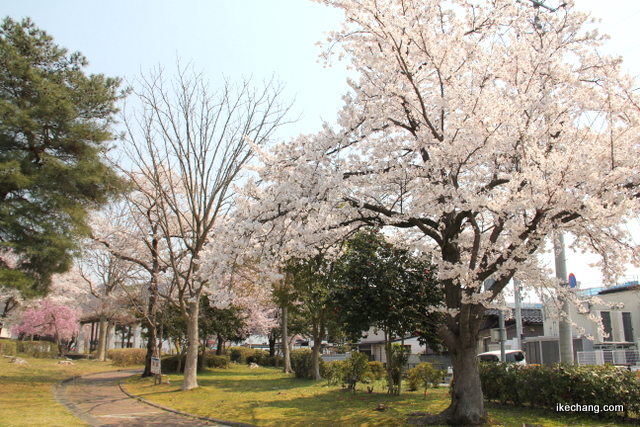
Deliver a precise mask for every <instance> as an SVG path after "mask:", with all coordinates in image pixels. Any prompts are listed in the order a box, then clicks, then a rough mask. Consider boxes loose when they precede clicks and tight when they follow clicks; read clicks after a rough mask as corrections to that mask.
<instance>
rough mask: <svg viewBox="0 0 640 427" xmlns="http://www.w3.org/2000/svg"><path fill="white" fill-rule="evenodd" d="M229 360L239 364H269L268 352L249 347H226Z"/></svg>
mask: <svg viewBox="0 0 640 427" xmlns="http://www.w3.org/2000/svg"><path fill="white" fill-rule="evenodd" d="M227 355H228V356H229V360H231V361H232V362H234V363H239V364H241V365H247V364H249V363H257V364H258V365H260V366H269V353H268V352H266V351H264V350H260V349H255V348H249V347H229V348H228V349H227Z"/></svg>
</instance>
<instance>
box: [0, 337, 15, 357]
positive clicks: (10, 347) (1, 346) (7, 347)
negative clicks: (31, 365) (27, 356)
mask: <svg viewBox="0 0 640 427" xmlns="http://www.w3.org/2000/svg"><path fill="white" fill-rule="evenodd" d="M17 354H18V345H17V343H16V342H15V341H13V340H8V339H0V355H3V356H16V355H17Z"/></svg>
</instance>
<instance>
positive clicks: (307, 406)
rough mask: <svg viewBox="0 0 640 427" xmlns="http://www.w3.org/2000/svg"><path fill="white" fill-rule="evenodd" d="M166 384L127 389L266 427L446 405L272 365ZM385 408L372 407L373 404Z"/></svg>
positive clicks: (532, 413)
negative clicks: (194, 384)
mask: <svg viewBox="0 0 640 427" xmlns="http://www.w3.org/2000/svg"><path fill="white" fill-rule="evenodd" d="M169 378H170V381H171V383H170V384H169V385H166V384H163V385H153V380H152V379H146V378H145V379H141V378H139V377H134V378H131V379H129V380H128V381H127V384H126V387H127V389H128V390H129V391H130V392H132V393H134V394H137V395H139V396H141V397H144V398H145V399H147V400H151V401H153V402H157V403H159V404H162V405H165V406H168V407H172V408H176V409H180V410H182V411H185V412H189V413H193V414H199V415H205V416H208V417H212V418H218V419H223V420H229V421H241V422H245V423H250V424H255V425H259V426H264V427H270V426H274V427H275V426H277V427H280V426H283V425H286V426H326V427H328V426H340V427H342V426H346V427H349V426H363V427H368V426H404V425H407V424H406V420H407V418H408V417H407V414H408V413H410V412H416V411H421V412H428V413H438V412H440V411H441V410H443V409H444V408H446V407H447V405H448V403H449V395H448V389H447V388H440V389H435V390H433V389H431V390H429V392H428V394H427V396H426V398H425V397H424V395H423V393H422V392H404V393H403V395H402V396H399V397H395V396H389V395H388V394H386V392H385V391H384V390H383V389H382V383H380V384H376V386H375V389H374V393H373V394H368V393H366V392H365V391H363V389H364V387H363V386H362V385H360V386H359V390H358V391H357V392H356V394H355V395H354V394H352V393H351V392H348V391H345V390H343V389H342V388H341V387H339V386H337V387H336V386H331V387H328V386H327V385H326V382H325V381H322V382H319V383H318V382H314V381H305V380H299V379H295V378H293V376H292V375H284V374H282V373H281V372H280V370H278V369H273V368H259V369H254V370H252V369H249V368H248V367H246V366H240V365H232V366H231V367H230V368H229V369H224V370H215V371H210V372H206V373H203V374H201V375H200V376H199V378H198V383H199V385H200V387H199V388H198V389H195V390H190V391H187V392H181V391H179V388H180V383H181V381H182V376H180V375H169ZM381 403H382V404H384V405H385V406H387V407H388V409H387V410H386V411H384V412H379V411H376V410H375V408H376V407H377V406H378V404H381ZM487 408H488V410H489V417H490V425H491V426H505V427H522V425H523V423H526V424H541V425H543V426H545V427H559V426H605V425H607V426H614V425H615V426H632V425H634V424H625V423H618V422H614V421H613V420H600V419H597V418H590V417H584V416H577V415H571V414H570V415H566V414H562V415H560V414H556V413H555V411H549V410H534V409H528V408H515V407H511V406H501V405H496V404H488V405H487Z"/></svg>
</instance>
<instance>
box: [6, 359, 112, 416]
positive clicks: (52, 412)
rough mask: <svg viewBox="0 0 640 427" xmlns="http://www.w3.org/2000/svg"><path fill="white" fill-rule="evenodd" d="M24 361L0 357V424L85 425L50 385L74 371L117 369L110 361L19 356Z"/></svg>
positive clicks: (74, 373) (87, 371) (74, 372)
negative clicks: (68, 362) (62, 362)
mask: <svg viewBox="0 0 640 427" xmlns="http://www.w3.org/2000/svg"><path fill="white" fill-rule="evenodd" d="M23 359H25V360H26V361H27V362H28V364H27V365H16V364H13V363H9V360H11V359H9V358H6V357H0V426H1V427H22V426H25V427H27V426H28V427H34V426H47V427H67V426H69V427H75V426H86V425H87V424H85V423H84V422H82V421H80V420H79V419H78V418H76V417H75V416H73V415H72V414H71V412H69V411H68V410H67V409H66V408H65V407H64V406H62V405H61V404H59V403H58V402H57V401H56V400H55V399H54V397H53V394H52V387H53V385H55V384H56V383H57V382H58V381H61V380H63V379H66V378H69V377H72V376H74V375H84V374H89V373H93V372H101V371H108V370H116V369H120V368H119V367H117V366H113V365H111V363H110V362H94V361H74V362H73V363H74V365H59V364H58V360H54V359H34V358H30V357H23Z"/></svg>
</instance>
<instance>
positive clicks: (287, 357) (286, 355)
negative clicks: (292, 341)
mask: <svg viewBox="0 0 640 427" xmlns="http://www.w3.org/2000/svg"><path fill="white" fill-rule="evenodd" d="M288 323H289V312H288V310H287V307H286V306H283V307H282V357H283V365H284V368H283V372H284V373H285V374H291V373H293V369H291V354H290V351H289V331H288V328H287V324H288Z"/></svg>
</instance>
